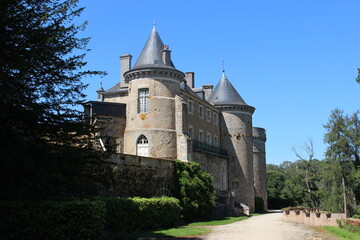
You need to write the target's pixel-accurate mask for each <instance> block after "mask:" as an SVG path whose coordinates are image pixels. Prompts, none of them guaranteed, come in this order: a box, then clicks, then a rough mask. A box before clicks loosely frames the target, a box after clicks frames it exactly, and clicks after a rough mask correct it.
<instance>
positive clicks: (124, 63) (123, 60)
mask: <svg viewBox="0 0 360 240" xmlns="http://www.w3.org/2000/svg"><path fill="white" fill-rule="evenodd" d="M131 59H132V56H131V55H130V54H124V55H121V56H120V71H121V72H120V82H122V81H124V73H125V72H127V71H129V70H130V69H131Z"/></svg>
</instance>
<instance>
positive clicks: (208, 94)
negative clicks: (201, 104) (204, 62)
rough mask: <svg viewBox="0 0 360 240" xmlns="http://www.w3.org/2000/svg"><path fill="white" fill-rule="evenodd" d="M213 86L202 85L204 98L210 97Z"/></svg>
mask: <svg viewBox="0 0 360 240" xmlns="http://www.w3.org/2000/svg"><path fill="white" fill-rule="evenodd" d="M213 88H214V85H211V84H209V85H203V86H202V89H203V90H204V92H205V100H208V98H209V97H210V95H211V93H212V90H213Z"/></svg>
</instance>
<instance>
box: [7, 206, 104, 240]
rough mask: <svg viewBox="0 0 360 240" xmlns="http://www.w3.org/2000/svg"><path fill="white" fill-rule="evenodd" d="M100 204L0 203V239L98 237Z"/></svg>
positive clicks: (101, 216) (101, 224)
mask: <svg viewBox="0 0 360 240" xmlns="http://www.w3.org/2000/svg"><path fill="white" fill-rule="evenodd" d="M105 215H106V208H105V203H104V202H103V201H86V200H81V201H80V200H76V201H66V202H50V201H49V202H1V203H0V236H1V239H6V240H8V239H14V240H17V239H19V240H20V239H21V240H27V239H29V240H30V239H36V240H42V239H44V240H73V239H74V240H87V239H89V240H90V239H92V240H94V239H98V238H99V237H100V236H102V233H103V228H104V222H105Z"/></svg>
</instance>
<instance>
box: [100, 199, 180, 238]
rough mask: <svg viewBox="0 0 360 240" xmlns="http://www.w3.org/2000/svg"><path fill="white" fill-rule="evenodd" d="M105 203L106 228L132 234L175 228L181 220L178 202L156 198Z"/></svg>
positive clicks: (109, 200)
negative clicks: (137, 231)
mask: <svg viewBox="0 0 360 240" xmlns="http://www.w3.org/2000/svg"><path fill="white" fill-rule="evenodd" d="M104 201H105V203H106V209H107V216H106V223H107V228H108V229H109V230H111V231H113V230H115V231H120V232H132V231H136V230H152V229H160V228H168V227H174V226H176V225H177V224H178V223H179V221H180V218H181V213H180V211H181V207H180V204H179V200H178V199H176V198H170V197H158V198H138V197H136V198H126V199H124V198H109V199H104Z"/></svg>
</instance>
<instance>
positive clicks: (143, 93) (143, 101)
mask: <svg viewBox="0 0 360 240" xmlns="http://www.w3.org/2000/svg"><path fill="white" fill-rule="evenodd" d="M138 101H139V102H138V113H147V112H149V89H148V88H143V89H139V96H138Z"/></svg>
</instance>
